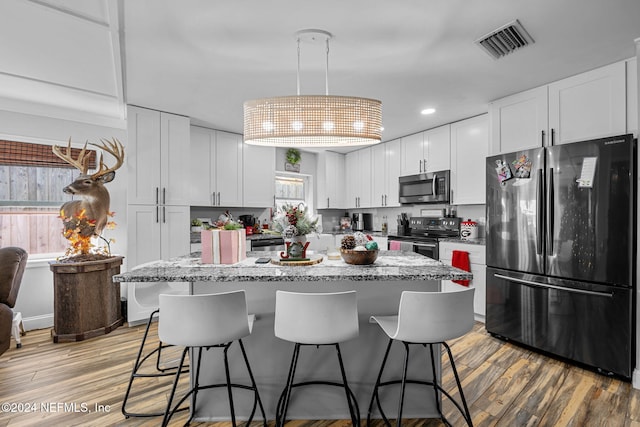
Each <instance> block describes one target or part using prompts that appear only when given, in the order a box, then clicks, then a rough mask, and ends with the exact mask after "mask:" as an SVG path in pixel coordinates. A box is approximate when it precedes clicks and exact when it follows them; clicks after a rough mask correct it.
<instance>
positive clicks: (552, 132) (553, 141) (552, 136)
mask: <svg viewBox="0 0 640 427" xmlns="http://www.w3.org/2000/svg"><path fill="white" fill-rule="evenodd" d="M551 145H556V130H555V129H551Z"/></svg>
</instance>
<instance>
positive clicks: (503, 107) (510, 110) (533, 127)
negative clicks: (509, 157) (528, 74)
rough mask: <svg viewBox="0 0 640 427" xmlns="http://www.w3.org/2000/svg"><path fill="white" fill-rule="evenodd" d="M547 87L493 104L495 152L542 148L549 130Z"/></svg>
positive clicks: (491, 120) (490, 116)
mask: <svg viewBox="0 0 640 427" xmlns="http://www.w3.org/2000/svg"><path fill="white" fill-rule="evenodd" d="M548 111H549V109H548V102H547V87H546V86H543V87H539V88H535V89H531V90H527V91H525V92H521V93H517V94H515V95H512V96H508V97H506V98H502V99H499V100H497V101H493V102H492V103H490V104H489V120H490V122H491V132H490V137H491V150H490V151H491V152H492V153H496V154H497V153H510V152H512V151H518V150H526V149H529V148H535V147H542V145H543V144H544V138H545V136H546V132H547V128H548V127H549V119H548V117H549V113H548Z"/></svg>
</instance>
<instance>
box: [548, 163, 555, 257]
mask: <svg viewBox="0 0 640 427" xmlns="http://www.w3.org/2000/svg"><path fill="white" fill-rule="evenodd" d="M553 197H554V194H553V168H549V201H548V205H549V215H548V223H547V224H548V225H549V229H548V230H547V233H548V242H547V248H548V251H547V255H553Z"/></svg>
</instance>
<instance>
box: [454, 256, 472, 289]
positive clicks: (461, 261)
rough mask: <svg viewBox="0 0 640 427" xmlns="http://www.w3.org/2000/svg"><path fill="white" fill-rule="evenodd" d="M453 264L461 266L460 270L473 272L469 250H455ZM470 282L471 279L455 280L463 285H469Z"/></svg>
mask: <svg viewBox="0 0 640 427" xmlns="http://www.w3.org/2000/svg"><path fill="white" fill-rule="evenodd" d="M451 266H452V267H456V268H459V269H460V270H464V271H468V272H471V263H470V262H469V252H465V251H453V253H452V254H451ZM470 282H471V280H453V283H457V284H459V285H462V286H469V283H470Z"/></svg>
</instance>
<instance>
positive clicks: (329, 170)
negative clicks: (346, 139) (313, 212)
mask: <svg viewBox="0 0 640 427" xmlns="http://www.w3.org/2000/svg"><path fill="white" fill-rule="evenodd" d="M345 187H346V186H345V155H344V154H340V153H334V152H333V151H323V152H320V153H318V182H317V189H318V197H317V199H316V201H317V206H318V209H329V208H330V209H342V208H344V207H345V190H346V189H345Z"/></svg>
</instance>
